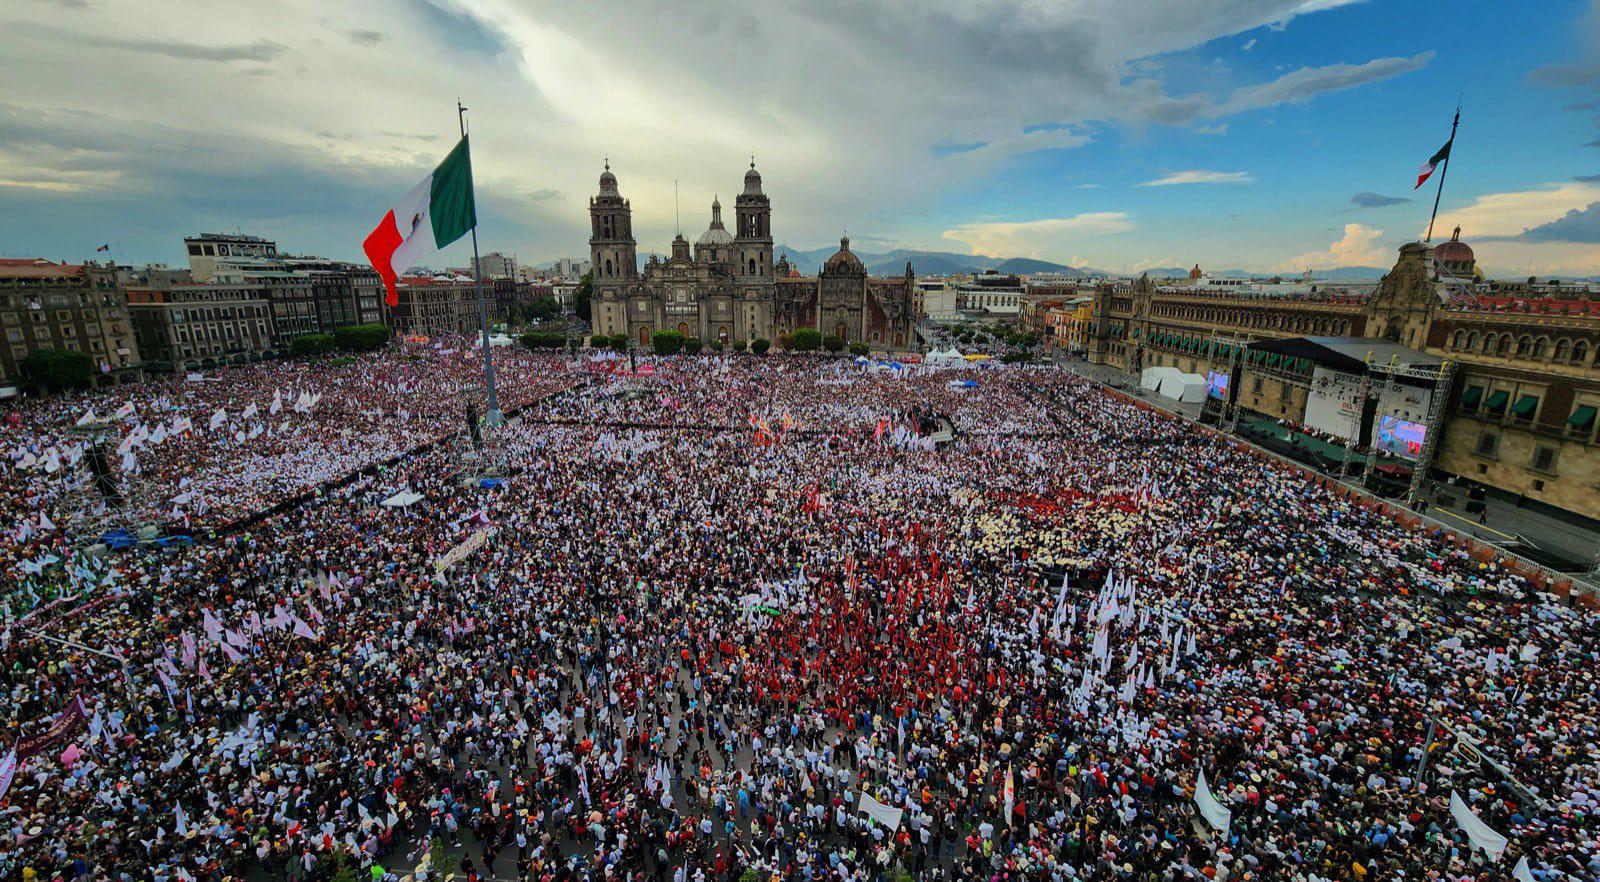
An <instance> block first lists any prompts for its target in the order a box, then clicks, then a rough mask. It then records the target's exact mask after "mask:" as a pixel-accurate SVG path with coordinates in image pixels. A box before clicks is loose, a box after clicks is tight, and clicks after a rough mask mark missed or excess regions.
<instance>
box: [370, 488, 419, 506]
mask: <svg viewBox="0 0 1600 882" xmlns="http://www.w3.org/2000/svg"><path fill="white" fill-rule="evenodd" d="M421 501H422V494H421V493H416V492H414V491H411V490H401V491H400V492H399V493H396V494H395V495H393V496H391V497H389V498H388V499H385V500H384V501H382V502H380V503H378V504H379V505H382V506H384V507H385V508H405V507H406V506H408V505H412V504H414V503H417V502H421Z"/></svg>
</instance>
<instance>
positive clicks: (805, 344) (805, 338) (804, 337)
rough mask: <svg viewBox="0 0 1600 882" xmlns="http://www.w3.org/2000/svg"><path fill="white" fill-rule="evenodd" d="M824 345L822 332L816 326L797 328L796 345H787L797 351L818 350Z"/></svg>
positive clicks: (795, 333)
mask: <svg viewBox="0 0 1600 882" xmlns="http://www.w3.org/2000/svg"><path fill="white" fill-rule="evenodd" d="M821 347H822V332H821V331H819V330H817V329H816V328H795V330H794V346H792V347H790V346H785V347H783V348H785V349H791V348H792V349H793V350H794V351H796V352H816V351H817V350H818V349H819V348H821Z"/></svg>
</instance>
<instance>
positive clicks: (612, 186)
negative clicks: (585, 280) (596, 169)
mask: <svg viewBox="0 0 1600 882" xmlns="http://www.w3.org/2000/svg"><path fill="white" fill-rule="evenodd" d="M589 262H590V266H591V267H592V271H593V273H594V295H593V296H594V301H595V303H596V306H595V308H594V323H595V330H596V331H597V332H599V333H604V334H625V333H628V326H627V302H626V301H627V293H628V286H629V285H631V284H632V283H633V282H634V280H635V279H636V278H637V277H638V266H639V264H638V258H637V243H636V242H635V241H634V239H633V207H632V206H630V205H629V204H628V200H626V199H623V198H622V194H621V193H619V192H617V176H616V175H614V174H612V173H611V162H610V160H607V161H606V167H605V171H603V172H601V173H600V193H599V195H596V196H591V197H589Z"/></svg>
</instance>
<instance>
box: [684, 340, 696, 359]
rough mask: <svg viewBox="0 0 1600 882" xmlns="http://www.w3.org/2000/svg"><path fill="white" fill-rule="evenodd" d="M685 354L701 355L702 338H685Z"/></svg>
mask: <svg viewBox="0 0 1600 882" xmlns="http://www.w3.org/2000/svg"><path fill="white" fill-rule="evenodd" d="M683 354H684V355H699V354H700V338H699V337H685V338H683Z"/></svg>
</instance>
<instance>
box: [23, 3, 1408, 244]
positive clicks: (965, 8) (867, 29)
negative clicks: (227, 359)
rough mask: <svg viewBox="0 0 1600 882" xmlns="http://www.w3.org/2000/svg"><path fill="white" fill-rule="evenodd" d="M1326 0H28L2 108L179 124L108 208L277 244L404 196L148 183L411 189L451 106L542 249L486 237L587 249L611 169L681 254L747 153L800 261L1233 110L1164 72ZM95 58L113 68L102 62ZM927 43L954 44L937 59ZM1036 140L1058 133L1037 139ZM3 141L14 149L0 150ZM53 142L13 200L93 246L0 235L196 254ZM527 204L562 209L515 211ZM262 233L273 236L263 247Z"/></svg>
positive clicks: (32, 149) (119, 151)
mask: <svg viewBox="0 0 1600 882" xmlns="http://www.w3.org/2000/svg"><path fill="white" fill-rule="evenodd" d="M1331 5H1336V0H1189V2H1185V3H1182V4H1153V3H1127V2H1126V0H1080V2H1074V3H1070V4H1068V3H1045V4H1040V3H1037V2H1034V0H873V2H857V0H817V2H812V3H792V2H788V0H703V2H701V3H697V4H693V5H691V6H690V7H685V8H683V9H676V10H675V11H674V12H673V14H670V15H663V14H662V13H661V9H660V6H659V4H658V3H657V2H656V0H613V2H607V3H588V4H584V3H542V2H535V0H347V2H345V3H339V4H327V3H324V2H321V0H279V2H278V3H277V4H276V5H275V6H274V14H272V15H270V16H263V15H261V14H259V11H258V10H257V8H256V4H253V3H251V2H248V0H214V2H212V3H210V4H207V5H206V9H205V14H204V15H198V16H197V15H195V14H194V11H193V9H194V8H193V7H192V6H191V5H189V4H185V3H179V2H176V0H150V2H146V3H139V4H126V3H124V4H117V3H108V4H100V5H97V6H96V7H95V10H94V14H93V15H92V16H86V15H84V14H83V13H82V12H81V11H73V10H69V9H64V8H63V7H61V6H59V5H52V4H45V3H39V4H23V5H21V6H20V7H18V6H16V5H15V4H13V7H12V8H8V9H7V16H8V19H7V22H6V24H7V26H8V27H12V28H14V27H15V26H16V25H18V24H25V25H27V26H28V27H29V28H32V30H31V31H29V34H30V37H29V39H26V40H18V41H13V43H14V45H11V44H8V46H7V63H6V64H5V65H3V66H0V95H3V96H5V97H4V98H3V99H0V100H3V102H4V103H5V104H6V105H8V106H9V107H10V108H13V109H14V110H15V111H16V115H17V117H18V118H22V119H29V118H37V117H40V116H42V115H44V114H52V115H53V116H52V120H53V122H52V127H53V132H52V135H51V137H52V138H53V141H51V142H49V144H46V145H45V146H58V147H60V148H61V151H60V155H62V156H69V157H70V156H71V155H72V149H73V148H74V146H75V145H74V143H73V142H74V141H75V140H76V139H79V138H85V137H89V136H90V135H92V134H93V133H94V132H97V131H99V130H101V129H109V130H113V131H114V130H116V129H118V128H121V129H123V130H125V131H128V132H130V133H140V132H143V131H145V130H147V129H148V128H149V123H150V121H152V120H162V121H166V122H165V126H166V127H165V128H164V129H163V134H162V136H161V142H162V143H161V145H160V146H150V147H149V148H148V149H149V152H144V153H141V152H138V151H140V150H142V149H145V148H144V147H142V146H141V145H149V144H150V141H151V139H150V138H148V137H143V138H139V139H134V140H130V141H129V142H128V143H124V144H115V143H111V144H108V145H107V146H106V148H105V155H104V157H101V159H100V160H97V165H98V167H100V168H117V169H125V170H127V173H126V174H123V175H121V176H120V177H119V178H118V179H117V180H116V182H115V188H114V189H115V191H116V192H117V193H123V194H139V193H141V188H143V190H142V192H143V195H145V196H147V197H148V198H147V200H146V204H148V205H152V206H154V205H156V204H157V203H158V202H162V203H165V204H170V205H172V206H173V209H172V210H173V211H174V213H182V212H187V213H188V215H189V216H192V217H193V218H194V220H193V221H190V223H201V222H207V223H225V224H226V225H227V226H229V227H232V226H234V225H239V226H244V227H257V228H258V231H260V232H263V233H266V234H269V235H280V236H285V237H286V238H287V235H288V234H287V232H286V231H285V230H284V229H282V228H281V227H292V228H295V229H300V228H301V226H300V225H306V226H305V228H307V229H311V228H315V229H317V230H318V231H319V233H320V232H321V231H324V230H336V231H342V230H343V229H345V228H346V227H349V228H351V229H355V228H357V227H360V226H361V225H363V224H367V223H368V221H369V218H368V217H367V215H369V214H370V213H371V212H372V211H373V210H375V209H378V208H381V207H382V206H383V204H385V203H384V202H382V201H380V202H378V203H377V204H376V205H366V204H364V202H362V203H351V204H347V205H341V206H337V207H335V208H334V209H332V210H329V211H320V212H317V213H315V214H314V215H307V216H304V217H302V216H298V215H297V216H293V217H285V216H283V215H281V214H280V215H273V214H271V212H270V210H268V209H257V208H253V207H246V206H244V205H242V204H240V203H239V202H237V201H235V200H234V196H233V194H232V193H231V192H230V191H229V189H228V188H227V187H226V186H219V187H213V188H209V189H207V190H205V191H199V190H195V191H192V192H188V193H182V194H173V193H171V192H170V190H171V188H170V186H169V183H168V180H167V179H166V178H164V177H158V176H152V175H142V174H141V170H142V169H144V168H145V167H147V166H149V165H152V164H157V163H162V162H166V161H168V160H167V159H165V158H163V157H162V156H161V155H160V154H161V153H162V152H165V153H166V155H167V156H168V157H172V156H184V155H205V157H206V161H207V162H208V163H209V164H212V165H214V166H216V167H217V168H219V169H226V168H230V167H231V168H237V169H241V170H243V171H244V172H246V173H249V171H250V170H252V169H257V168H260V167H261V166H262V160H263V159H264V158H271V159H273V160H274V161H281V162H283V163H285V164H286V165H285V167H284V168H283V170H282V186H283V188H284V189H285V190H288V189H292V188H294V187H296V186H297V185H300V184H302V183H303V182H305V181H307V180H321V179H325V178H326V177H327V176H328V175H334V174H345V173H351V172H353V171H354V170H359V172H360V173H362V174H364V175H370V176H372V177H373V178H374V183H375V184H382V182H383V180H387V178H386V177H385V174H387V173H393V174H392V176H393V177H394V179H395V181H396V182H399V181H401V180H403V179H404V178H409V177H410V176H411V174H412V173H413V172H415V171H416V170H417V169H419V168H423V169H425V168H427V167H428V166H429V165H431V164H432V163H433V162H436V161H437V160H438V158H439V156H440V155H441V154H442V153H443V151H444V150H445V149H447V147H448V144H449V141H450V139H451V138H453V133H454V129H455V119H454V102H455V100H456V99H457V98H458V97H459V98H461V99H462V100H463V101H464V102H465V103H466V104H467V105H469V106H470V107H471V109H472V110H471V120H472V123H473V126H474V137H473V146H474V156H473V160H474V167H475V171H477V173H478V176H479V183H480V189H481V190H482V191H483V192H484V195H485V199H486V201H487V200H488V199H490V198H493V194H498V195H499V196H500V197H502V198H504V199H506V200H507V201H508V202H514V203H515V205H516V210H517V211H519V212H521V214H520V215H518V217H519V218H520V219H521V221H522V222H523V223H522V226H523V227H525V228H526V229H528V230H537V231H538V232H539V233H540V235H539V236H538V237H537V238H532V237H530V238H528V239H522V240H518V239H512V238H506V237H505V236H510V235H519V236H520V235H523V233H522V232H520V231H515V232H509V233H505V232H503V231H496V230H494V229H489V228H487V227H486V228H485V229H484V230H483V235H484V237H485V238H486V240H487V247H490V248H499V249H502V250H507V251H517V252H520V253H521V254H523V255H524V256H525V257H528V256H537V257H550V256H555V255H560V254H579V253H582V251H583V249H584V241H585V238H586V235H587V220H586V217H585V214H584V197H585V196H586V195H587V194H589V193H592V192H593V191H594V189H595V179H596V177H597V175H598V173H599V170H600V169H599V166H600V160H601V157H603V156H605V155H607V154H609V155H610V156H611V158H612V160H613V168H614V169H615V170H616V172H617V175H618V177H619V179H620V181H621V185H622V190H623V193H624V195H626V196H628V197H629V198H630V199H631V200H632V202H633V205H634V208H635V211H636V223H635V229H636V232H637V235H638V236H639V239H640V247H641V249H646V250H648V249H650V248H656V249H660V248H664V247H665V246H666V243H667V242H668V241H669V240H670V237H671V231H672V217H673V181H674V180H675V179H676V180H678V181H679V182H680V190H681V193H682V205H683V217H684V226H685V228H686V229H692V228H694V227H697V226H700V225H703V223H704V222H705V220H706V214H707V208H708V206H709V203H710V199H711V195H712V194H713V193H715V192H721V193H723V194H727V193H729V192H730V191H733V190H736V189H737V188H738V186H739V183H740V176H741V175H742V173H743V170H744V165H745V156H747V155H748V154H750V153H754V154H756V156H757V159H758V162H759V164H760V166H761V169H762V172H763V174H764V176H765V178H766V181H767V188H768V191H769V193H770V194H771V195H772V197H773V204H774V218H773V221H774V223H773V225H774V229H775V231H776V233H777V235H778V237H779V238H780V240H787V241H790V242H795V243H798V244H802V245H803V244H807V243H813V242H823V241H829V240H831V239H832V238H833V236H834V235H836V231H837V230H838V229H839V228H841V227H849V228H851V229H861V230H862V231H863V232H866V231H868V230H870V229H873V228H875V227H879V228H881V229H879V232H881V233H882V234H885V235H890V236H894V235H902V236H903V235H904V234H905V233H906V232H907V231H906V230H902V229H898V228H894V227H893V226H892V224H893V221H891V220H886V219H888V218H903V217H908V216H913V215H915V214H917V213H918V212H922V211H927V210H928V207H929V206H930V205H932V204H934V203H935V202H936V200H937V199H938V197H939V196H940V195H941V194H943V193H945V192H947V191H948V190H949V189H951V188H953V187H956V186H960V185H963V184H966V183H968V182H970V181H973V180H976V179H981V178H982V177H983V176H985V175H987V174H989V173H991V172H993V171H994V170H995V169H996V167H997V166H999V165H1000V164H1002V163H1005V162H1007V161H1009V160H1010V159H1011V158H1012V157H1014V156H1016V155H1017V154H1019V153H1025V152H1031V151H1037V150H1041V149H1065V148H1071V147H1075V146H1078V145H1080V144H1083V143H1085V142H1086V141H1087V140H1088V139H1089V138H1090V137H1091V136H1092V134H1093V133H1094V132H1095V131H1096V130H1097V129H1096V126H1098V125H1118V124H1143V123H1150V122H1160V123H1167V124H1177V125H1188V124H1191V123H1193V122H1194V121H1196V120H1197V119H1200V118H1201V117H1203V116H1205V117H1209V116H1214V115H1215V113H1216V111H1215V109H1214V108H1215V106H1216V99H1215V97H1214V96H1208V95H1188V94H1172V93H1170V92H1169V91H1168V86H1167V85H1166V84H1165V83H1164V82H1163V81H1162V80H1160V79H1159V77H1160V75H1161V70H1162V68H1161V65H1160V64H1159V62H1158V61H1154V60H1153V59H1160V58H1161V57H1162V56H1164V55H1165V54H1167V53H1172V52H1178V51H1182V50H1185V49H1189V48H1192V47H1194V46H1198V45H1202V44H1204V43H1206V42H1208V41H1211V40H1215V39H1218V38H1220V37H1225V36H1232V35H1237V34H1243V33H1245V32H1247V31H1251V30H1254V29H1256V28H1259V27H1262V26H1264V25H1268V24H1272V23H1278V22H1285V21H1288V20H1290V19H1292V18H1294V17H1296V16H1299V15H1304V14H1307V13H1310V12H1315V11H1318V10H1320V9H1323V8H1328V7H1329V6H1331ZM375 23H376V24H375ZM357 33H359V34H361V35H362V37H361V38H359V39H357V38H353V37H352V34H357ZM88 44H92V45H94V46H95V49H94V51H90V52H85V51H83V46H84V45H88ZM929 47H939V48H938V51H937V53H936V54H937V60H938V63H930V58H931V57H932V56H930V54H929ZM997 47H1004V49H1003V50H1000V49H997ZM1380 61H1382V60H1380ZM1374 63H1376V62H1374ZM63 71H70V72H71V75H70V76H67V75H63V73H62V72H63ZM1289 76H1293V74H1290V75H1289ZM1302 79H1304V80H1306V82H1300V81H1298V80H1296V81H1292V82H1291V83H1289V84H1284V85H1281V86H1280V87H1279V88H1280V90H1282V91H1283V94H1284V97H1283V100H1299V99H1301V98H1302V97H1304V96H1306V95H1308V94H1314V89H1315V87H1316V86H1317V82H1325V81H1326V78H1323V79H1322V80H1318V81H1317V82H1311V80H1315V79H1316V78H1314V77H1310V76H1309V75H1308V76H1304V77H1303V78H1302ZM1288 85H1294V86H1295V88H1293V89H1289V88H1287V86H1288ZM1236 94H1237V93H1236ZM219 96H226V98H225V100H224V99H220V98H219ZM1255 100H1256V102H1257V103H1258V104H1259V102H1260V101H1265V100H1269V98H1268V96H1266V95H1265V94H1263V95H1262V96H1261V97H1259V98H1257V99H1255ZM243 108H247V109H248V110H247V111H245V110H242V109H243ZM952 120H955V121H978V122H965V123H960V124H952V122H951V121H952ZM1042 120H1048V121H1052V122H1055V123H1057V124H1058V125H1057V127H1053V128H1047V129H1037V128H1036V129H1034V130H1033V131H1026V129H1028V128H1029V127H1030V125H1031V124H1035V123H1038V122H1040V121H1042ZM90 121H92V125H91V122H90ZM386 133H388V134H386ZM393 133H408V134H406V135H395V134H393ZM419 135H421V136H432V137H436V138H437V140H433V141H419V140H418V139H417V137H416V136H419ZM6 138H7V133H5V132H3V131H0V150H4V149H5V148H6V147H7V146H8V145H7V144H6ZM941 143H958V144H976V143H982V144H983V145H984V146H983V147H982V148H979V149H975V150H972V151H970V152H967V153H960V154H956V155H949V156H938V155H935V154H936V151H934V150H932V149H930V147H931V146H932V145H936V144H941ZM40 146H41V145H40V144H37V143H36V144H33V145H29V154H28V157H27V163H28V168H27V169H25V170H24V171H25V172H26V173H23V171H19V170H18V169H17V168H16V167H13V166H12V165H9V164H8V163H7V161H6V159H5V158H4V157H3V156H0V179H5V180H9V181H46V182H49V181H54V182H57V183H58V184H59V183H62V182H67V183H75V184H79V185H82V186H81V188H80V189H76V190H71V191H70V196H71V198H73V199H77V200H80V202H79V203H74V204H78V205H81V206H83V207H82V208H80V209H74V210H72V211H69V210H67V209H70V208H72V206H67V205H63V206H62V208H63V210H62V211H60V212H57V213H56V216H57V217H60V218H77V220H75V221H72V223H77V224H78V225H79V227H80V228H81V229H77V230H73V229H69V228H68V227H66V226H63V227H61V228H59V229H58V231H57V232H55V233H49V234H47V233H45V232H41V229H40V228H39V225H37V224H35V223H32V222H31V221H28V220H18V219H19V218H26V217H27V215H26V214H24V213H22V212H21V211H19V210H18V209H20V208H22V207H23V204H22V203H19V202H17V201H16V200H14V199H10V198H8V195H7V193H11V192H16V191H18V190H20V189H21V188H11V189H10V190H8V191H7V193H0V239H5V240H8V242H10V243H12V247H22V246H20V245H17V244H15V243H17V242H18V241H22V242H24V243H25V244H31V243H34V242H46V243H47V244H52V245H54V244H56V243H59V244H60V245H61V246H63V247H64V246H65V245H66V244H67V242H69V241H71V239H69V238H68V236H69V234H70V235H71V236H77V235H83V234H84V232H85V230H86V229H89V228H92V229H95V230H103V229H104V228H105V227H107V226H118V225H127V224H140V225H141V227H142V228H143V229H145V230H149V231H150V232H148V235H149V236H151V237H156V236H157V235H158V233H159V236H160V238H159V241H161V242H166V243H170V244H167V245H164V246H161V247H164V248H168V249H170V251H167V252H165V253H162V252H156V253H150V254H148V255H137V256H151V257H166V258H169V259H170V258H172V257H176V256H177V252H178V250H179V248H180V247H181V246H180V245H179V244H178V242H179V237H180V235H181V233H183V232H184V230H183V229H181V228H174V229H170V230H161V231H157V230H155V229H154V228H153V227H152V221H154V220H155V218H154V217H152V216H149V215H145V214H141V215H139V216H137V217H135V216H122V215H118V214H113V213H112V209H113V208H114V207H116V206H114V204H113V202H112V201H111V200H110V199H109V198H108V195H107V194H108V193H109V192H110V191H109V190H108V189H101V188H99V187H97V186H95V185H93V184H92V183H88V184H85V180H86V179H83V178H77V179H74V178H70V177H68V176H67V175H66V172H68V171H71V170H72V169H71V168H69V167H66V166H64V165H63V164H62V163H61V162H59V161H57V160H55V159H52V158H51V153H50V151H46V150H40V149H38V148H39V147H40ZM224 149H226V151H227V152H221V151H223V150H224ZM101 160H103V161H101ZM402 170H403V171H404V172H405V175H404V176H401V175H400V174H399V172H400V171H402ZM380 179H381V180H380ZM32 189H37V188H36V187H35V188H32ZM535 191H555V192H557V193H559V194H563V195H562V196H561V197H560V198H548V199H539V200H533V199H522V198H521V197H520V196H519V194H521V193H531V192H535ZM96 200H97V201H96ZM119 210H120V209H119ZM74 211H76V213H74ZM269 220H270V221H272V222H274V223H275V224H279V225H280V228H278V229H266V228H264V227H265V225H266V223H267V221H269ZM62 223H64V224H65V223H68V222H66V221H62ZM165 223H169V222H168V221H163V224H165ZM14 233H25V234H26V236H24V237H17V236H14V235H13V234H14ZM95 235H101V234H99V233H96V234H95ZM131 235H132V233H130V236H131ZM46 236H54V238H53V239H47V238H44V237H46ZM151 241H152V242H154V241H158V240H157V239H156V238H152V239H151ZM358 241H359V235H354V236H352V237H350V238H348V239H347V238H346V237H344V235H343V233H342V232H340V233H339V235H338V238H337V239H332V240H330V241H328V242H326V243H324V244H320V245H319V244H317V243H316V242H306V243H303V244H302V247H305V248H307V249H314V250H318V251H323V252H325V253H328V254H330V255H333V256H340V257H354V256H356V255H357V251H356V247H355V243H356V242H358ZM44 250H46V251H47V252H48V253H57V252H58V251H59V248H58V247H50V248H47V249H44ZM130 256H136V255H133V254H130Z"/></svg>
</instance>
